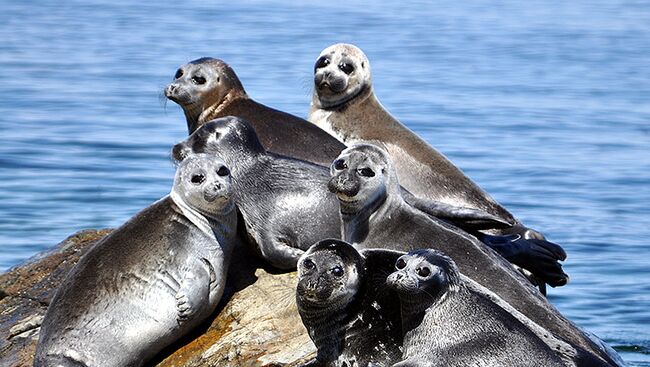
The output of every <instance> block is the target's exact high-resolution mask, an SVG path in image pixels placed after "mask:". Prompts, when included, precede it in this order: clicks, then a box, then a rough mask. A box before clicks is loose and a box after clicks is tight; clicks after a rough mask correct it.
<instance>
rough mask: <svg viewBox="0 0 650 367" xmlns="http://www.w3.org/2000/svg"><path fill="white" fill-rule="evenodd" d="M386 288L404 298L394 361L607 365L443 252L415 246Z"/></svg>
mask: <svg viewBox="0 0 650 367" xmlns="http://www.w3.org/2000/svg"><path fill="white" fill-rule="evenodd" d="M386 284H387V287H388V288H390V289H393V290H394V291H396V292H397V294H398V295H399V299H400V306H401V316H402V327H403V331H404V341H403V348H404V356H403V358H404V360H403V361H402V362H400V363H397V364H395V366H449V367H461V366H478V365H481V366H483V365H485V366H522V367H525V366H530V367H537V366H547V367H560V366H584V367H587V366H589V367H592V366H608V365H609V364H607V363H604V362H603V361H602V360H599V359H598V358H596V357H594V356H592V355H590V354H588V353H585V352H584V351H583V350H580V349H576V348H574V347H572V346H571V345H569V344H568V343H566V342H564V341H563V340H561V339H559V338H557V337H555V336H554V335H553V334H551V333H550V332H548V331H547V330H545V329H544V328H542V327H540V326H539V325H537V324H535V323H534V322H532V321H531V320H530V319H528V318H527V317H526V316H524V315H523V314H521V313H520V312H518V311H517V310H515V309H514V308H512V307H511V306H510V305H509V304H507V303H506V302H504V301H503V300H502V299H500V298H499V297H497V296H496V295H495V294H494V293H492V292H490V291H489V290H487V289H486V288H484V287H482V286H481V285H479V284H478V283H476V282H474V281H473V280H471V279H470V278H467V277H465V276H464V275H462V274H460V272H459V271H458V268H457V267H456V264H455V263H454V262H453V261H452V260H451V259H450V258H449V257H447V256H445V255H444V254H442V253H440V252H438V251H435V250H431V249H425V250H415V251H412V252H409V253H408V254H405V255H403V256H401V257H399V258H398V259H397V261H396V262H395V272H393V273H392V274H390V275H389V276H388V278H387V280H386Z"/></svg>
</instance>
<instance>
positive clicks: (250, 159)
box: [172, 116, 503, 269]
mask: <svg viewBox="0 0 650 367" xmlns="http://www.w3.org/2000/svg"><path fill="white" fill-rule="evenodd" d="M194 153H207V154H211V155H213V156H215V157H217V158H219V159H223V160H224V161H225V162H226V163H227V164H228V166H229V167H231V169H232V171H233V185H234V186H235V188H236V190H235V191H236V192H237V193H238V194H237V195H236V199H235V200H236V202H237V206H238V208H239V210H240V212H241V214H242V216H243V219H244V225H245V232H246V234H247V236H248V238H249V240H250V242H252V243H253V245H254V247H255V248H256V249H257V250H258V252H259V253H260V254H261V255H262V257H263V258H264V259H265V260H267V261H268V262H269V263H271V265H273V266H275V267H277V268H280V269H293V268H295V267H296V263H297V261H298V258H299V257H300V256H301V255H302V254H303V253H304V251H305V250H307V249H308V248H309V247H310V246H311V245H312V244H314V243H316V242H317V241H319V240H321V239H323V238H338V237H340V235H341V233H340V218H339V214H338V212H339V204H338V200H337V199H336V197H335V196H334V195H332V194H330V193H329V192H328V191H327V182H328V181H329V173H328V169H327V168H325V167H322V166H319V165H315V164H313V163H310V162H307V161H302V160H299V159H294V158H290V157H286V156H282V155H278V154H275V153H272V152H270V151H267V150H265V149H264V147H263V146H262V144H261V143H260V141H259V139H258V137H257V134H256V132H255V130H254V129H253V128H252V126H251V125H249V124H248V122H246V121H244V120H243V119H241V118H238V117H233V116H229V117H223V118H219V119H215V120H212V121H209V122H207V123H205V124H204V125H202V126H201V127H200V128H199V129H197V130H196V131H195V132H194V133H192V135H190V136H189V137H188V138H187V139H185V140H184V141H182V142H180V143H178V144H176V145H175V146H174V148H173V150H172V155H173V158H174V159H175V160H176V161H182V160H183V159H184V158H185V157H187V156H189V155H191V154H194ZM404 194H405V195H408V196H406V198H407V200H409V201H412V202H413V205H415V206H417V207H418V208H419V210H423V211H425V212H427V213H430V214H431V215H435V216H440V217H443V218H445V219H448V220H449V221H450V222H453V223H454V224H456V225H459V226H461V227H462V226H464V225H465V224H467V226H468V227H475V226H477V225H479V226H488V227H490V228H492V227H491V226H500V225H503V223H502V222H499V221H498V220H496V219H495V218H494V217H493V216H491V215H488V214H486V213H483V212H480V211H477V210H469V209H464V208H455V207H452V206H449V205H445V204H442V203H435V202H430V201H427V200H421V199H418V198H415V197H413V196H412V195H409V194H408V193H406V192H405V193H404Z"/></svg>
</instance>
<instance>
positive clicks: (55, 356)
mask: <svg viewBox="0 0 650 367" xmlns="http://www.w3.org/2000/svg"><path fill="white" fill-rule="evenodd" d="M236 226H237V215H236V210H235V206H234V203H233V200H232V191H231V182H230V173H229V170H228V168H227V167H226V166H225V165H224V164H223V163H222V162H219V161H217V160H215V159H214V158H213V157H210V158H207V157H205V156H199V155H197V156H194V157H191V158H189V159H187V160H186V161H185V162H183V164H181V165H180V166H179V167H178V169H177V172H176V177H175V180H174V186H173V189H172V191H171V194H170V195H169V196H166V197H164V198H163V199H161V200H159V201H157V202H155V203H154V204H152V205H151V206H149V207H147V208H146V209H144V210H142V211H141V212H139V213H138V214H136V215H135V216H134V217H133V218H131V219H130V220H129V221H127V222H126V223H125V224H123V225H122V226H121V227H119V228H118V229H116V230H115V231H113V232H112V233H111V234H110V235H108V236H107V237H106V238H104V239H103V240H102V241H100V242H99V243H97V244H96V245H95V246H94V247H93V248H92V249H90V250H89V251H88V252H87V253H86V254H85V255H84V256H83V257H82V258H81V259H80V260H79V263H77V265H75V267H74V268H73V269H72V270H71V271H70V273H69V274H68V275H67V277H66V278H65V280H64V281H63V283H62V284H61V286H60V288H59V289H58V290H57V292H56V294H55V296H54V298H53V300H52V302H51V304H50V305H49V307H48V310H47V312H46V314H45V318H44V320H43V324H42V326H41V332H40V339H39V342H38V346H37V350H36V356H35V360H34V366H36V367H41V366H42V367H45V366H70V367H72V366H74V367H79V366H87V367H90V366H103V367H105V366H109V367H110V366H115V367H118V366H120V367H124V366H141V365H142V364H143V363H144V362H146V361H148V360H149V359H151V358H152V357H153V356H155V355H156V354H157V353H158V352H160V351H161V350H162V349H163V348H164V347H166V346H168V345H170V344H171V343H173V342H174V341H176V340H178V339H179V338H180V337H181V336H183V335H185V334H187V333H188V332H189V331H190V330H192V329H193V328H195V327H196V326H197V325H198V324H199V323H201V322H202V321H203V320H205V319H206V318H207V317H208V316H209V315H210V314H211V313H212V312H213V311H214V310H215V308H216V306H217V304H218V302H219V300H220V299H221V296H222V294H223V291H224V286H225V281H226V273H227V269H228V264H229V261H230V257H231V253H232V250H233V248H234V247H235V246H237V243H238V241H237V237H236Z"/></svg>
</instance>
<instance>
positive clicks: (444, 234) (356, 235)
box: [328, 144, 607, 358]
mask: <svg viewBox="0 0 650 367" xmlns="http://www.w3.org/2000/svg"><path fill="white" fill-rule="evenodd" d="M364 169H370V171H372V173H370V171H366V172H365V173H362V172H363V170H364ZM331 174H332V178H331V179H330V182H329V184H328V186H329V189H330V190H331V191H333V192H335V193H336V195H337V197H338V198H339V204H340V206H341V218H342V221H343V239H344V240H345V241H347V242H350V243H354V244H355V246H356V247H357V248H358V249H367V248H384V249H390V250H397V251H411V250H415V249H421V248H434V249H437V250H440V251H443V252H445V253H446V254H448V255H449V256H451V257H452V258H454V259H455V261H456V262H457V264H458V266H459V267H460V269H461V271H463V272H464V273H465V274H466V275H467V276H468V277H469V278H471V279H474V280H475V281H477V282H478V283H479V284H481V285H482V286H484V287H486V288H487V289H489V290H491V291H492V292H494V293H496V294H497V295H498V296H499V297H501V298H503V299H504V300H505V301H506V302H509V303H510V304H511V305H512V306H513V307H514V308H515V309H517V310H519V311H520V312H522V313H523V314H525V315H526V316H527V317H529V318H530V319H532V320H533V321H535V322H537V323H539V324H540V325H541V326H542V327H545V328H547V329H549V330H551V331H552V332H554V333H556V334H557V335H559V336H561V337H562V338H565V339H566V340H569V341H570V342H571V343H572V344H575V345H577V346H581V347H582V348H584V349H585V350H589V351H590V352H593V353H595V354H598V355H601V356H603V357H604V358H607V357H606V356H604V355H603V354H600V353H601V352H599V349H598V347H597V346H595V345H594V343H593V342H591V341H590V340H589V339H588V337H587V336H586V335H585V334H584V333H583V332H582V331H580V330H579V329H577V328H576V327H575V326H574V325H573V324H571V323H570V322H569V321H568V320H566V319H565V318H563V317H562V315H560V314H559V313H558V312H557V311H556V310H555V309H554V308H553V307H552V306H551V305H550V304H549V303H548V301H547V300H546V299H545V298H544V297H543V296H542V295H541V294H540V292H538V291H537V290H535V289H534V288H533V287H532V285H531V284H530V283H529V282H528V281H527V280H526V279H525V278H523V277H522V275H521V274H520V273H519V272H518V271H516V270H515V269H514V267H513V266H512V265H511V264H509V263H507V262H506V261H505V260H504V259H503V258H502V257H500V256H499V255H497V254H496V253H495V252H494V251H493V250H492V249H490V248H488V247H487V246H486V245H485V244H484V243H482V242H480V241H479V240H478V239H477V238H476V237H473V236H471V235H469V234H468V233H466V232H463V231H461V230H460V229H458V228H456V227H453V226H451V225H449V224H448V223H445V222H443V221H441V220H439V219H437V218H435V217H432V216H430V215H427V214H425V213H424V212H422V211H420V210H418V209H415V208H413V207H412V206H410V205H408V204H406V202H405V201H404V200H403V198H402V196H401V192H400V190H399V181H398V180H397V174H396V173H395V170H394V168H393V167H392V165H391V163H390V158H389V156H388V154H387V153H386V151H384V150H383V149H381V148H380V147H377V146H373V145H369V144H358V145H353V146H351V147H350V148H347V149H346V150H344V151H343V152H341V155H340V156H339V158H337V160H335V163H334V164H333V165H332V169H331ZM373 174H374V175H373ZM542 258H543V259H545V258H544V257H542ZM559 271H560V273H561V267H559ZM561 274H563V273H561Z"/></svg>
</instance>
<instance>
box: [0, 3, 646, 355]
mask: <svg viewBox="0 0 650 367" xmlns="http://www.w3.org/2000/svg"><path fill="white" fill-rule="evenodd" d="M0 9H1V10H2V12H1V14H0V85H1V87H0V271H3V270H7V269H8V268H10V267H11V266H14V265H16V264H19V263H20V262H22V261H24V260H25V259H27V258H29V257H30V256H32V255H34V254H36V253H37V252H39V251H42V250H44V249H47V248H49V247H51V246H53V245H55V244H56V243H58V242H59V241H61V240H62V239H64V238H65V237H66V236H68V235H69V234H72V233H73V232H75V231H77V230H80V229H83V228H103V227H116V226H118V225H120V224H121V223H123V222H124V221H125V220H127V219H128V218H129V217H131V216H132V215H133V214H135V213H136V212H137V211H138V210H140V209H142V208H144V207H146V206H147V205H149V204H150V203H151V202H153V201H155V200H156V199H158V198H160V197H162V196H163V195H165V194H167V193H168V192H169V190H170V188H171V184H172V179H173V173H174V170H173V165H172V163H171V161H170V159H169V151H170V148H171V146H172V144H173V143H175V142H177V141H179V140H181V139H183V138H184V137H185V134H186V126H185V121H184V116H183V114H182V111H181V109H180V108H179V107H178V106H176V105H175V104H173V103H171V102H169V103H165V102H164V99H162V98H161V91H162V89H163V87H164V86H165V85H166V83H168V82H169V81H170V80H171V78H172V76H173V75H174V72H175V70H176V68H177V67H178V66H179V65H181V64H183V63H185V62H187V61H190V60H193V59H196V58H199V57H202V56H213V57H218V58H221V59H223V60H225V61H226V62H228V63H230V64H231V65H232V66H233V67H234V69H235V70H236V71H237V73H238V74H239V76H240V79H241V80H242V82H243V84H244V86H245V87H246V89H247V91H248V93H249V95H250V96H252V97H253V98H254V99H257V100H258V101H260V102H262V103H265V104H267V105H270V106H273V107H275V108H278V109H281V110H284V111H287V112H290V113H293V114H296V115H299V116H302V117H305V116H306V115H307V111H308V108H309V102H310V95H311V83H312V68H313V63H314V61H315V60H316V57H317V56H318V54H319V53H320V51H321V50H322V49H323V48H325V47H327V46H329V45H330V44H332V43H337V42H349V43H355V44H356V45H358V46H359V47H361V48H362V49H363V50H364V51H365V52H366V54H367V55H368V57H369V59H370V62H371V65H372V69H373V80H374V85H375V90H376V93H377V95H378V98H379V99H380V100H381V102H382V103H383V104H384V106H386V108H387V109H388V110H390V111H391V112H392V113H393V114H394V115H395V116H396V117H397V118H399V119H400V120H401V121H402V122H404V123H405V124H406V125H408V126H409V127H410V128H411V129H413V130H414V131H416V132H417V133H419V134H420V135H421V136H422V137H424V138H425V139H426V140H427V141H429V142H430V143H431V144H432V145H433V146H435V147H436V148H437V149H439V150H440V151H442V152H443V153H444V154H446V155H447V156H448V157H449V158H450V159H451V160H452V161H453V162H455V163H456V164H457V165H458V166H459V167H461V168H462V169H463V170H464V171H465V172H466V173H467V174H468V175H469V176H470V177H471V178H472V179H474V180H475V181H476V182H478V183H479V184H480V185H481V186H482V187H483V188H484V189H486V190H487V191H488V192H489V193H491V194H492V195H493V196H494V197H495V198H496V199H497V200H498V201H499V202H501V203H502V204H503V205H505V206H506V207H507V208H508V209H510V211H512V212H513V213H514V214H515V215H517V216H518V217H519V218H520V219H521V220H522V221H523V222H524V223H526V224H528V225H529V226H531V227H533V228H537V229H539V230H541V231H543V232H544V233H545V234H546V235H547V237H548V238H549V239H550V240H552V241H555V242H557V243H560V244H562V245H563V246H564V247H565V249H566V251H567V253H568V254H569V258H568V260H567V261H566V263H565V269H566V271H567V273H568V274H570V276H571V282H570V284H569V285H567V286H565V287H562V288H558V289H551V290H550V299H551V301H552V302H553V303H554V304H555V305H557V307H558V308H559V309H560V310H561V311H562V312H563V313H565V314H566V315H567V316H568V317H569V318H570V319H571V320H573V321H574V322H576V323H577V324H579V325H580V326H582V327H584V328H586V329H587V330H589V331H591V332H594V333H595V334H597V335H598V336H600V337H601V338H603V339H604V340H605V341H607V342H608V343H610V344H611V345H613V346H614V347H616V349H617V350H618V351H619V352H620V353H621V355H622V356H623V357H624V359H625V360H626V361H627V362H628V363H629V365H630V366H650V246H649V241H650V209H649V207H650V4H649V3H648V2H647V1H617V0H602V1H587V0H575V1H502V2H498V4H495V3H494V2H492V1H463V2H457V1H439V2H435V4H434V3H428V2H409V3H399V4H398V3H397V2H395V3H394V4H392V3H386V4H381V3H376V2H373V1H361V2H357V1H346V2H339V1H331V2H318V3H317V4H310V5H288V4H283V3H280V2H270V1H259V2H240V1H237V2H232V3H231V4H228V3H226V2H221V3H220V4H218V5H217V4H216V3H215V2H193V1H190V2H183V3H176V4H168V5H162V4H155V5H148V4H147V3H146V2H135V1H133V2H129V1H115V0H112V1H83V2H81V1H65V2H60V1H15V0H9V1H3V3H2V5H0Z"/></svg>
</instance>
